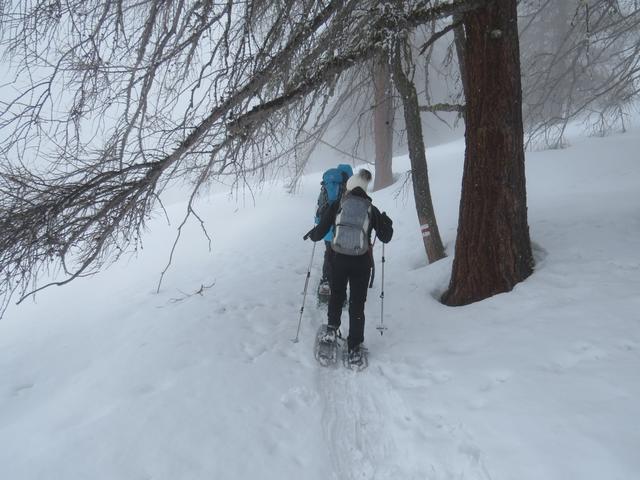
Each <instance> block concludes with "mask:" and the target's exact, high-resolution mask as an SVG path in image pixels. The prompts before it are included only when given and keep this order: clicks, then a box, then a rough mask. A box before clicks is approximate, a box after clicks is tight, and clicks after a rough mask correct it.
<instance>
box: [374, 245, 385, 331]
mask: <svg viewBox="0 0 640 480" xmlns="http://www.w3.org/2000/svg"><path fill="white" fill-rule="evenodd" d="M384 263H385V258H384V243H383V244H382V275H381V277H382V278H381V282H380V283H381V289H382V291H381V292H380V325H379V326H377V327H376V330H378V331H379V332H380V335H382V334H383V333H384V331H385V330H386V329H387V327H385V326H384Z"/></svg>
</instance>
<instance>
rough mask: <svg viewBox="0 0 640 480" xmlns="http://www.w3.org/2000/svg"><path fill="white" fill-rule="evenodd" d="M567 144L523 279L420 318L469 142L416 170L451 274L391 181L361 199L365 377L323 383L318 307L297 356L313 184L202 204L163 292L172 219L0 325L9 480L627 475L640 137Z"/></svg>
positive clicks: (532, 180)
mask: <svg viewBox="0 0 640 480" xmlns="http://www.w3.org/2000/svg"><path fill="white" fill-rule="evenodd" d="M571 143H572V146H571V147H570V148H568V149H565V150H557V151H546V152H536V153H529V154H528V155H527V179H528V194H529V225H530V229H531V237H532V239H533V241H534V244H535V245H534V247H535V255H536V261H537V266H536V271H535V273H534V274H533V276H532V277H530V278H529V279H528V280H527V281H526V282H524V283H522V284H520V285H518V286H517V288H516V289H515V290H514V291H513V292H512V293H509V294H504V295H499V296H496V297H493V298H491V299H488V300H486V301H483V302H480V303H478V304H474V305H470V306H467V307H461V308H448V307H445V306H443V305H441V304H440V303H439V302H438V301H437V300H436V298H434V297H437V296H438V295H440V294H441V293H442V292H443V290H444V289H445V288H446V286H447V282H448V275H449V273H450V269H451V260H452V253H453V252H452V249H453V243H454V240H455V228H456V221H457V211H458V199H459V189H460V176H461V171H462V158H463V151H464V143H463V142H462V141H458V142H455V143H452V144H447V145H444V146H440V147H437V148H433V149H430V150H429V151H428V152H427V154H428V159H429V165H430V177H431V183H432V188H433V193H434V202H435V208H436V214H437V215H438V221H439V223H440V230H441V232H442V235H443V239H444V241H445V242H446V244H447V249H448V253H449V257H448V258H447V259H446V260H444V261H441V262H438V263H436V264H434V265H430V266H427V265H426V262H425V258H424V253H423V251H422V246H421V238H420V232H419V228H418V224H417V220H416V215H415V210H414V207H413V205H412V194H411V192H410V191H399V189H400V185H401V183H402V182H401V181H398V182H397V183H396V185H395V186H393V187H391V188H389V189H387V190H386V191H383V192H379V193H376V194H373V198H374V203H375V204H376V205H377V206H379V208H380V210H386V211H387V212H388V213H389V215H390V216H391V218H392V219H393V220H394V228H395V236H394V239H393V241H392V242H391V243H390V244H389V245H388V246H387V247H386V256H387V263H386V271H385V282H386V285H385V296H386V298H385V318H384V323H385V325H387V326H388V328H389V329H388V331H387V332H386V333H385V335H384V336H380V335H379V334H378V333H377V332H376V330H375V326H376V325H377V323H378V322H379V321H380V303H379V299H378V296H379V293H380V270H379V269H380V262H379V261H380V246H379V245H376V253H375V256H376V260H377V263H378V265H377V266H378V274H377V277H376V284H375V286H374V288H373V289H372V290H370V293H369V300H368V302H367V315H368V316H367V326H366V332H365V335H366V344H367V345H368V347H369V350H370V367H369V369H368V370H366V371H365V372H362V373H354V372H350V371H347V370H345V369H343V368H340V369H337V370H328V369H322V368H319V367H318V366H317V365H316V363H315V361H314V358H313V354H312V345H313V336H314V332H315V330H316V328H317V326H318V325H319V324H320V323H321V322H323V321H324V320H325V318H324V316H325V312H324V311H323V309H322V308H320V307H318V306H317V305H316V303H315V298H314V295H313V293H312V294H311V295H310V296H309V297H308V301H307V308H306V310H305V315H304V318H303V323H302V329H301V341H300V342H299V343H297V344H294V343H292V342H291V339H292V338H293V337H294V336H295V333H296V326H297V321H298V313H299V309H300V305H301V302H302V295H301V292H302V289H303V286H304V280H305V274H306V270H307V266H308V263H309V259H310V256H311V251H312V244H311V243H310V242H303V241H302V235H303V234H304V233H305V232H306V231H307V230H308V228H309V227H310V226H311V223H312V216H313V210H314V204H315V198H316V195H317V188H318V183H319V179H320V174H313V175H308V176H307V177H305V178H304V184H303V187H302V190H301V193H300V194H298V195H295V196H293V197H292V196H289V195H287V194H285V193H284V189H283V188H282V186H281V185H279V184H274V185H267V186H265V188H264V190H263V191H262V192H259V193H257V194H256V202H255V205H254V204H253V202H252V201H251V199H250V198H247V199H246V200H247V201H246V202H244V203H242V202H241V203H240V204H239V205H236V204H235V203H233V202H229V201H228V198H227V196H226V195H224V194H219V195H212V196H211V197H209V198H206V199H204V200H203V201H202V202H201V203H200V204H199V213H200V214H201V215H202V217H203V218H205V220H206V221H207V225H208V229H209V233H210V234H211V236H212V240H213V251H212V253H211V254H209V253H208V251H207V242H206V239H205V238H204V236H203V235H202V233H201V231H200V227H199V225H197V224H196V223H192V224H189V227H188V231H186V232H185V234H184V236H183V240H182V241H181V243H180V246H179V248H178V251H177V253H176V257H175V259H174V261H173V265H172V266H171V268H170V269H169V271H168V273H167V276H166V278H165V281H164V283H163V287H162V290H161V292H160V293H159V294H155V286H156V283H157V281H158V278H159V274H160V272H161V271H162V269H163V268H164V266H165V264H166V262H167V258H168V252H169V250H170V247H171V244H172V242H173V239H174V236H175V228H176V226H177V224H178V223H179V220H180V218H181V215H182V214H183V212H184V209H185V205H184V204H180V203H176V204H173V205H170V206H169V214H170V215H171V216H172V218H173V222H172V225H171V226H167V224H166V221H163V218H161V216H159V217H158V219H157V220H156V221H154V223H153V225H151V227H152V228H151V230H150V232H149V233H148V235H147V237H146V243H145V249H144V251H143V253H142V255H140V256H139V257H138V258H134V259H132V260H130V261H129V262H123V263H120V264H117V265H115V266H114V267H112V268H110V269H109V270H107V271H105V272H103V273H102V274H100V275H99V276H97V277H94V278H91V279H83V280H79V281H77V282H75V283H74V284H71V285H70V286H68V287H64V288H54V289H49V290H46V291H44V292H42V293H40V294H39V295H38V297H37V299H36V300H37V301H36V302H35V303H34V302H26V303H25V304H24V305H21V306H19V307H11V308H10V309H9V311H8V312H7V314H6V316H5V318H4V319H3V320H2V321H0V479H11V480H27V479H29V480H31V479H33V480H35V479H62V480H75V479H92V480H98V479H104V480H116V479H117V480H125V479H161V480H165V479H166V480H175V479H189V480H191V479H203V480H204V479H207V480H211V479H216V480H218V479H220V480H222V479H234V480H245V479H246V480H255V479H274V480H286V479H304V480H326V479H336V480H347V479H389V480H392V479H393V480H400V479H402V480H418V479H421V480H423V479H430V480H446V479H456V480H462V479H464V480H567V479H571V480H578V479H579V480H604V479H607V480H614V479H615V480H635V479H638V478H640V457H638V455H637V450H638V445H640V429H639V428H638V425H637V424H638V418H640V402H639V401H638V398H639V397H640V376H639V373H638V372H639V367H640V315H639V314H638V312H639V311H640V256H639V252H640V203H639V202H640V193H639V191H640V162H639V161H638V151H639V150H640V130H635V131H632V132H631V133H627V134H625V135H614V136H611V137H606V138H577V137H576V138H573V139H571ZM394 168H395V170H396V172H397V173H398V175H399V176H401V174H402V173H403V172H405V171H406V170H407V169H408V160H407V159H406V158H398V159H396V162H395V167H394ZM318 247H321V245H318ZM321 250H322V249H321V248H318V249H317V250H316V256H315V260H314V263H313V270H312V277H311V290H312V291H313V290H315V287H316V285H317V281H318V279H319V270H320V265H321V258H320V257H321V255H320V254H321ZM211 284H213V286H211V288H208V289H204V292H203V294H202V295H198V294H193V293H194V292H196V291H197V290H198V289H200V288H201V286H202V285H211ZM192 294H193V295H192ZM343 322H344V325H346V324H347V323H348V322H347V315H346V312H345V315H344V316H343Z"/></svg>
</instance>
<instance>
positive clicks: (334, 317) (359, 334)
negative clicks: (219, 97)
mask: <svg viewBox="0 0 640 480" xmlns="http://www.w3.org/2000/svg"><path fill="white" fill-rule="evenodd" d="M370 181H371V172H369V171H368V170H365V169H362V170H360V171H359V172H358V173H357V174H356V175H353V176H352V177H351V178H349V180H348V181H347V185H346V191H345V193H344V194H343V195H342V198H341V200H340V202H335V203H334V204H333V205H331V206H330V208H328V209H327V210H326V211H325V212H324V214H323V215H322V218H321V219H320V222H319V223H318V225H316V226H315V227H314V228H313V229H311V230H310V231H309V232H307V233H306V234H305V235H304V237H303V238H304V240H306V239H308V238H310V239H311V240H312V241H314V242H317V241H319V240H320V239H322V237H323V236H324V235H326V233H327V232H328V231H329V230H331V228H332V227H333V228H334V236H333V239H332V241H331V249H332V250H333V255H332V256H331V268H332V272H331V278H330V280H331V297H330V299H329V308H328V315H327V316H328V326H327V333H326V334H325V336H324V338H322V339H321V341H323V342H326V343H330V342H335V341H336V339H337V336H338V328H339V327H340V316H341V314H342V305H343V303H344V301H345V298H346V295H347V284H348V285H349V288H350V297H349V336H348V338H347V346H348V352H349V362H350V363H351V364H358V362H360V361H361V359H362V356H363V352H362V342H363V341H364V322H365V318H364V303H365V301H366V299H367V287H368V284H369V276H370V275H371V268H372V266H373V261H372V255H371V231H372V230H375V231H376V236H377V237H378V238H379V239H380V241H382V242H383V243H387V242H389V241H390V240H391V237H392V236H393V222H392V221H391V219H390V218H389V217H388V216H387V214H386V213H384V212H383V213H380V211H379V210H378V209H377V208H376V207H375V206H374V205H372V203H371V198H370V197H369V196H368V195H367V194H366V191H367V186H368V185H369V182H370Z"/></svg>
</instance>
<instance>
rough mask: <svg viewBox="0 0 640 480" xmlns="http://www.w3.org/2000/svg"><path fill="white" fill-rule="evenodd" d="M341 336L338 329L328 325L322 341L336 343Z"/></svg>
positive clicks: (321, 338)
mask: <svg viewBox="0 0 640 480" xmlns="http://www.w3.org/2000/svg"><path fill="white" fill-rule="evenodd" d="M339 336H340V334H339V332H338V329H337V328H336V327H333V326H331V325H327V331H326V332H324V334H323V335H322V336H321V337H320V342H321V343H335V342H336V341H337V340H338V337H339Z"/></svg>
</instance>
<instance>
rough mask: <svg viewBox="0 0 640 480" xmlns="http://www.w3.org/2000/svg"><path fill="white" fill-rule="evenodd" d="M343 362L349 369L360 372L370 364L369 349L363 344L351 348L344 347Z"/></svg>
mask: <svg viewBox="0 0 640 480" xmlns="http://www.w3.org/2000/svg"><path fill="white" fill-rule="evenodd" d="M342 363H343V364H344V366H345V367H347V368H348V369H349V370H354V371H356V372H359V371H361V370H364V369H365V368H367V367H368V366H369V351H368V350H367V348H366V347H365V346H363V345H358V346H357V347H355V348H352V349H350V350H348V349H346V348H345V349H344V352H343V355H342Z"/></svg>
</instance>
